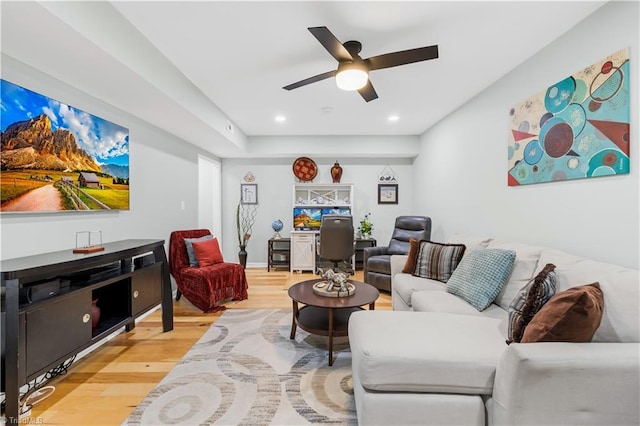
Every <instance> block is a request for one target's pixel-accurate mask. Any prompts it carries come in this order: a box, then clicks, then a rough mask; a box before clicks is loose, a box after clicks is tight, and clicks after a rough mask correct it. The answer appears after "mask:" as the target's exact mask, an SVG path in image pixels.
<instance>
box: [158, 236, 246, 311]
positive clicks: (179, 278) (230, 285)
mask: <svg viewBox="0 0 640 426" xmlns="http://www.w3.org/2000/svg"><path fill="white" fill-rule="evenodd" d="M205 235H211V232H209V230H208V229H191V230H185V231H174V232H172V233H171V238H170V239H169V267H170V269H171V275H173V278H175V280H176V284H177V285H178V296H177V297H176V300H178V299H180V294H181V293H182V294H183V295H184V297H185V298H186V299H187V300H188V301H189V302H191V303H193V304H194V305H195V306H196V307H198V308H200V309H202V311H203V312H217V311H222V310H225V309H226V307H225V306H218V302H221V301H223V300H227V299H231V300H244V299H246V298H247V297H248V294H247V289H248V287H249V286H248V284H247V277H246V276H245V273H244V268H243V267H242V265H240V264H239V263H227V262H225V263H217V264H215V265H210V266H204V267H193V266H189V256H188V254H187V247H186V245H185V242H184V239H185V238H200V237H203V236H205Z"/></svg>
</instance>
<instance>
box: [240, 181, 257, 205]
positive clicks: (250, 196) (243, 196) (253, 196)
mask: <svg viewBox="0 0 640 426" xmlns="http://www.w3.org/2000/svg"><path fill="white" fill-rule="evenodd" d="M240 204H258V184H257V183H241V184H240Z"/></svg>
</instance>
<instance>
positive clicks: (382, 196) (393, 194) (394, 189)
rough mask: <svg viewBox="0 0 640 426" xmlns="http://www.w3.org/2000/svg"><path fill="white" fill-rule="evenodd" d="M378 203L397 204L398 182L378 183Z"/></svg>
mask: <svg viewBox="0 0 640 426" xmlns="http://www.w3.org/2000/svg"><path fill="white" fill-rule="evenodd" d="M378 204H398V184H397V183H379V184H378Z"/></svg>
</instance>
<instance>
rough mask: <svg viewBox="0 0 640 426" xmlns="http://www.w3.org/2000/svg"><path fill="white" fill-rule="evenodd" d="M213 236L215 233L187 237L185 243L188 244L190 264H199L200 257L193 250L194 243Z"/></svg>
mask: <svg viewBox="0 0 640 426" xmlns="http://www.w3.org/2000/svg"><path fill="white" fill-rule="evenodd" d="M212 238H213V235H211V234H209V235H205V236H204V237H200V238H185V239H184V245H185V246H187V256H189V266H198V258H197V257H196V254H195V252H194V251H193V243H194V242H195V243H199V242H201V241H207V240H210V239H212Z"/></svg>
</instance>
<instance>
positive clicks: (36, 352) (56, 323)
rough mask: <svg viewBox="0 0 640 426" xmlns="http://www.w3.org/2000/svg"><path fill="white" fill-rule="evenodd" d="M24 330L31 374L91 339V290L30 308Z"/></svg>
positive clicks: (27, 361)
mask: <svg viewBox="0 0 640 426" xmlns="http://www.w3.org/2000/svg"><path fill="white" fill-rule="evenodd" d="M25 334H26V336H25V337H26V339H25V340H26V348H25V349H26V375H27V377H29V376H31V375H33V374H35V373H38V372H39V371H40V370H42V369H44V368H46V367H49V366H50V365H51V363H52V361H54V360H58V359H62V358H64V357H65V356H67V355H68V354H69V353H71V352H73V351H74V350H75V349H76V348H78V347H79V346H82V345H84V344H85V343H87V342H89V341H90V340H91V292H89V291H78V292H76V294H74V295H73V297H68V298H63V299H62V300H52V301H51V302H50V303H47V304H46V305H42V307H40V308H36V309H31V310H28V311H27V312H26V323H25Z"/></svg>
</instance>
